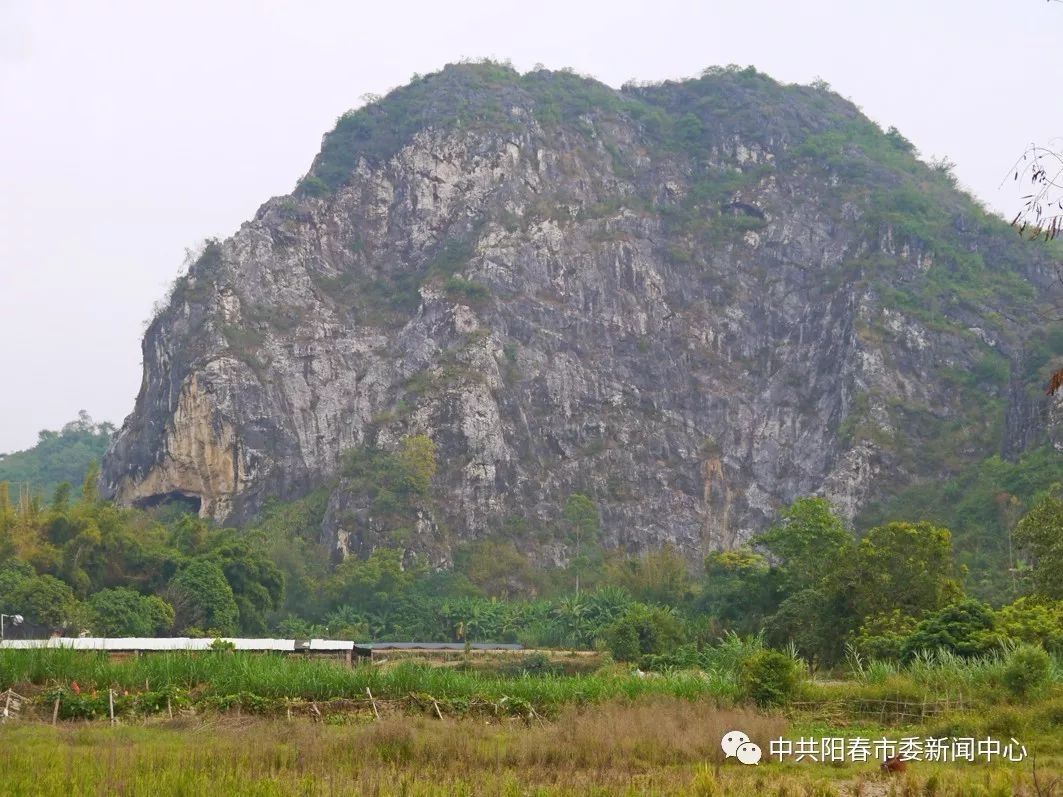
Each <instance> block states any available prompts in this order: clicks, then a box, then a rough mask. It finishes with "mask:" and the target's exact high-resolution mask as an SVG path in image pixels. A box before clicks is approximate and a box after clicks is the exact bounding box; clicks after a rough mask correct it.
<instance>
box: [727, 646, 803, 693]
mask: <svg viewBox="0 0 1063 797" xmlns="http://www.w3.org/2000/svg"><path fill="white" fill-rule="evenodd" d="M800 682H801V670H800V665H799V664H798V663H797V662H796V661H795V660H794V659H792V658H791V657H790V656H788V655H787V654H785V653H780V652H779V651H777V650H758V651H757V652H756V653H753V654H752V655H750V656H749V657H747V658H746V659H745V660H744V661H743V662H742V667H741V670H740V672H739V676H738V683H739V689H740V692H741V694H742V696H743V697H744V698H745V699H747V700H752V701H753V702H754V703H756V704H757V705H758V706H778V705H781V704H783V703H785V702H787V701H788V700H791V699H792V698H793V696H794V695H795V694H796V693H797V687H798V686H799V685H800Z"/></svg>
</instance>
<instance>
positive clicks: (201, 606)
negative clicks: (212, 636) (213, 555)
mask: <svg viewBox="0 0 1063 797" xmlns="http://www.w3.org/2000/svg"><path fill="white" fill-rule="evenodd" d="M166 597H167V600H168V602H169V603H170V605H171V606H173V610H174V627H175V628H176V629H177V630H178V631H187V630H188V629H191V628H195V629H199V630H201V631H208V632H210V633H216V634H220V635H231V634H234V633H236V628H237V625H238V623H239V619H240V611H239V609H238V608H237V606H236V598H235V597H234V596H233V591H232V587H230V586H229V582H228V581H226V580H225V573H223V572H222V569H221V567H220V566H219V565H218V563H217V562H214V561H212V560H209V559H193V560H192V561H191V562H189V563H188V564H187V565H185V566H184V567H183V568H182V569H181V570H180V571H179V572H178V573H177V575H175V576H174V577H173V579H172V580H171V581H170V585H169V588H168V589H167V591H166Z"/></svg>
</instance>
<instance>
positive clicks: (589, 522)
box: [562, 493, 601, 595]
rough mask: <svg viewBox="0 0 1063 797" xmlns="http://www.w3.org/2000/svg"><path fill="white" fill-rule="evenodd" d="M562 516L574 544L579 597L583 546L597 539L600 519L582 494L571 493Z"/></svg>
mask: <svg viewBox="0 0 1063 797" xmlns="http://www.w3.org/2000/svg"><path fill="white" fill-rule="evenodd" d="M562 516H563V517H564V519H565V521H566V522H567V524H568V529H569V532H570V534H571V535H572V539H573V541H574V542H575V543H576V558H575V560H574V561H573V566H574V567H575V570H576V595H579V578H580V570H582V569H583V566H584V564H585V562H584V559H583V545H584V543H585V542H587V543H589V542H592V541H594V540H596V539H597V538H598V532H599V530H600V528H601V519H600V518H599V516H598V506H597V505H596V504H595V503H594V501H592V500H591V499H590V498H588V497H587V496H585V495H583V494H582V493H572V495H570V496H569V497H568V500H567V501H565V508H564V510H563V512H562Z"/></svg>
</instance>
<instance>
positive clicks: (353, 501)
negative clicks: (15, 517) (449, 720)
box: [101, 64, 1063, 564]
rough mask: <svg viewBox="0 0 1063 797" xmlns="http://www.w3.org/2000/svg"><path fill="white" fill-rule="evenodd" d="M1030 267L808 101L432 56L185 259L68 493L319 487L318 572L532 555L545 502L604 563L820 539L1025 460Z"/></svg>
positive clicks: (1046, 332) (210, 506)
mask: <svg viewBox="0 0 1063 797" xmlns="http://www.w3.org/2000/svg"><path fill="white" fill-rule="evenodd" d="M1058 255H1059V251H1058V249H1056V248H1054V245H1052V244H1039V243H1031V242H1026V241H1022V240H1020V239H1019V238H1018V237H1017V236H1016V235H1015V234H1014V232H1013V231H1012V230H1010V229H1009V228H1008V227H1007V225H1006V224H1005V223H1004V222H1003V221H1001V220H1000V219H998V218H996V217H994V216H992V215H990V214H987V213H986V212H984V211H983V210H982V209H981V208H980V207H979V206H978V205H977V204H976V203H975V202H973V201H972V200H971V199H970V198H969V197H968V196H966V195H965V194H964V193H962V192H961V191H958V190H957V189H956V187H955V185H954V181H953V179H952V177H951V175H950V174H949V173H948V171H947V170H946V169H942V168H934V167H932V166H928V165H927V164H925V163H923V162H921V161H920V160H918V159H917V157H916V154H915V153H914V151H913V148H912V146H911V145H910V144H909V143H908V142H907V141H906V140H905V139H904V138H903V136H902V135H901V134H900V133H898V132H897V131H894V130H890V131H888V132H883V131H882V130H880V129H879V128H878V127H876V126H875V125H874V124H872V123H871V122H870V121H869V120H868V119H866V117H864V116H863V115H862V114H861V113H860V112H859V110H858V109H857V108H856V107H855V106H854V105H853V104H852V103H850V102H848V101H846V100H844V99H842V98H840V97H838V96H837V95H835V94H833V93H831V92H830V91H829V90H828V89H827V88H826V87H822V86H819V87H803V86H784V85H781V84H779V83H777V82H775V81H773V80H771V79H770V78H768V77H766V76H765V75H762V74H760V73H758V72H756V71H755V70H753V69H745V70H735V69H722V70H709V71H707V72H706V73H705V74H704V75H703V76H702V77H701V78H698V79H695V80H687V81H682V82H668V83H664V84H660V85H651V86H631V87H625V88H624V89H622V90H619V91H617V90H613V89H611V88H609V87H607V86H604V85H602V84H600V83H598V82H595V81H593V80H589V79H586V78H582V77H579V76H576V75H574V74H570V73H566V72H546V71H536V72H531V73H528V74H525V75H520V74H518V73H517V72H515V71H513V70H512V69H509V68H506V67H502V66H499V65H495V64H461V65H451V66H448V67H446V68H445V69H444V70H442V71H441V72H439V73H437V74H434V75H429V76H427V77H423V78H418V79H417V80H415V81H414V82H412V83H411V84H410V85H408V86H405V87H403V88H400V89H398V90H396V91H394V92H392V93H391V94H389V95H388V96H386V97H384V98H383V99H380V100H379V101H376V102H373V103H371V104H370V105H368V106H366V107H364V108H362V109H360V110H358V111H355V112H351V113H348V114H345V115H343V116H342V117H341V118H340V119H339V121H338V123H337V125H336V127H335V129H334V130H333V131H331V132H330V133H329V134H327V135H326V136H325V138H324V141H323V145H322V149H321V152H320V153H319V154H318V156H317V157H316V158H315V159H314V161H313V164H312V166H311V168H310V171H309V172H308V174H307V175H306V176H305V177H304V178H303V179H302V180H301V181H300V182H299V185H298V187H297V188H296V190H295V191H294V192H293V193H292V194H291V195H289V196H285V197H279V198H274V199H271V200H269V201H268V202H267V203H266V204H264V205H263V206H262V207H261V208H260V210H259V211H258V213H257V214H256V215H255V218H254V219H252V220H251V221H249V222H247V223H246V224H244V225H243V226H242V227H241V228H240V230H239V231H238V232H237V233H236V234H235V235H233V236H232V237H231V238H229V239H227V240H225V241H217V242H211V243H209V244H208V245H207V247H206V248H205V250H204V252H203V255H202V257H200V259H199V260H198V262H196V263H195V264H194V265H193V266H192V268H191V270H190V271H189V273H188V274H187V275H186V276H184V277H182V278H181V279H180V280H179V281H178V283H177V284H176V285H175V286H174V290H173V293H172V295H171V296H170V297H169V301H168V303H167V305H166V307H165V309H164V310H162V312H161V313H160V314H159V315H158V316H157V317H156V318H155V319H154V321H153V322H152V323H151V325H150V326H149V328H148V330H147V333H146V335H145V339H144V368H145V373H144V380H143V385H142V389H141V392H140V394H139V395H138V397H137V402H136V407H135V410H134V412H133V414H132V415H131V416H130V417H129V418H128V419H126V422H125V424H124V425H123V427H122V429H121V431H120V432H119V433H118V435H117V437H116V439H115V442H114V445H113V446H112V448H111V450H110V451H109V453H108V455H107V457H106V459H105V461H104V465H103V471H102V474H101V487H102V489H103V492H104V493H105V494H107V495H110V496H114V497H115V498H116V499H117V500H119V501H120V502H124V503H127V504H137V505H140V506H151V505H154V504H158V503H162V502H168V501H180V502H183V503H185V504H186V505H188V506H189V507H192V508H195V509H197V510H198V511H200V513H201V514H204V515H206V516H211V517H215V518H219V519H221V518H225V519H230V520H234V521H239V520H241V519H246V518H248V517H251V516H253V515H254V514H255V513H257V512H258V511H259V510H260V509H261V507H262V506H263V505H264V503H265V502H266V501H267V499H269V498H274V497H277V498H282V499H288V498H296V497H298V496H300V495H303V494H305V493H307V492H308V491H310V490H311V489H314V488H317V487H321V486H324V487H326V488H327V489H328V491H329V494H330V497H329V500H328V507H327V510H326V512H325V515H324V520H323V523H322V535H323V538H324V539H325V540H326V541H327V542H328V544H329V546H330V547H331V548H332V549H333V550H334V551H335V552H336V553H337V554H343V553H347V552H359V553H365V552H367V551H368V550H371V549H373V548H375V547H378V546H381V545H399V546H403V547H405V548H406V549H408V550H412V551H417V552H422V553H425V554H427V555H428V557H429V558H430V560H431V561H432V562H433V563H435V564H447V563H449V562H450V561H451V557H452V552H453V549H454V547H455V546H456V545H457V544H458V543H460V542H462V541H467V540H470V539H476V538H481V537H486V536H506V537H508V538H510V539H513V540H514V541H515V542H516V543H517V544H518V545H519V546H520V547H521V548H522V549H524V550H525V551H528V552H530V553H531V554H532V555H533V557H534V558H535V559H536V560H537V561H540V562H543V563H546V562H560V561H565V560H566V559H567V558H569V557H570V556H571V555H572V548H571V545H570V542H571V538H572V537H573V535H574V533H575V532H576V530H577V528H578V526H579V523H578V521H576V520H574V519H573V517H574V515H572V514H570V513H565V512H564V509H565V507H566V506H569V505H571V504H572V496H573V495H576V496H578V497H579V499H581V500H582V499H583V498H584V497H585V498H586V499H587V500H588V501H589V502H590V504H592V505H593V509H594V510H595V513H596V516H597V517H599V518H600V526H601V529H600V536H601V540H602V542H603V543H604V544H605V545H606V546H609V547H623V548H627V549H629V550H632V551H641V550H647V549H653V548H658V547H660V546H662V545H664V544H671V545H674V546H675V547H676V548H678V549H679V550H680V551H682V552H683V553H684V554H686V555H687V556H690V557H691V558H694V557H697V556H699V555H701V554H704V553H705V552H706V551H708V550H711V549H716V548H726V547H731V546H733V545H734V544H736V543H737V542H738V541H740V540H743V539H746V538H747V537H748V536H749V535H750V534H751V533H753V532H755V531H757V530H760V529H762V528H764V527H765V526H766V525H767V524H768V523H770V522H771V521H772V519H773V518H774V516H775V513H776V511H777V509H778V508H779V507H781V506H783V505H785V504H788V503H789V502H791V501H792V500H793V499H794V498H796V497H798V496H801V495H807V494H813V493H818V494H823V495H825V496H827V497H828V498H829V499H830V500H831V501H832V503H833V504H834V505H835V506H836V507H838V509H839V510H840V512H841V513H842V514H843V516H845V517H846V518H847V519H850V520H851V519H853V518H855V517H856V516H857V515H858V514H859V513H860V511H861V510H863V509H864V508H866V507H868V506H869V505H871V504H873V503H876V502H880V501H883V500H886V499H888V498H890V497H891V496H893V495H895V494H897V493H899V492H900V491H902V490H904V489H905V488H908V487H910V486H912V485H917V484H920V483H925V482H934V481H936V480H943V479H948V478H951V477H953V476H955V475H956V474H958V473H960V472H962V471H963V470H964V469H965V468H968V467H969V466H971V465H973V464H975V463H978V462H980V461H981V460H983V459H985V458H987V457H989V456H992V455H994V454H1001V455H1003V456H1004V457H1006V458H1014V457H1016V456H1018V455H1019V454H1020V453H1021V452H1023V451H1025V450H1028V449H1031V448H1033V447H1036V446H1040V445H1042V444H1045V443H1047V444H1048V445H1049V448H1048V449H1047V450H1048V451H1050V452H1052V455H1053V456H1055V455H1056V454H1058V451H1059V448H1060V446H1061V445H1063V436H1061V432H1060V426H1059V424H1060V404H1059V403H1058V401H1055V402H1054V403H1053V402H1052V401H1050V400H1049V399H1047V398H1046V397H1045V396H1044V395H1043V390H1042V389H1041V385H1042V384H1043V382H1044V379H1045V377H1046V374H1047V373H1048V371H1049V370H1050V368H1051V367H1052V365H1053V363H1058V362H1059V357H1060V353H1061V347H1060V342H1061V339H1063V327H1060V325H1058V324H1056V325H1054V326H1053V325H1049V324H1047V323H1042V322H1040V321H1038V320H1037V316H1036V314H1035V313H1034V312H1033V311H1034V310H1035V309H1036V308H1037V307H1038V306H1039V305H1040V304H1042V303H1047V302H1049V301H1052V300H1053V299H1054V298H1056V297H1057V296H1058V287H1059V286H1058V284H1057V283H1056V282H1055V281H1054V274H1055V272H1054V269H1053V263H1054V262H1055V261H1054V258H1057V257H1058ZM1053 291H1055V292H1056V294H1053ZM1052 446H1054V447H1055V448H1052ZM566 515H568V517H566Z"/></svg>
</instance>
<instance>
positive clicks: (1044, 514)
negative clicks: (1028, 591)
mask: <svg viewBox="0 0 1063 797" xmlns="http://www.w3.org/2000/svg"><path fill="white" fill-rule="evenodd" d="M1015 542H1016V543H1018V544H1019V545H1020V546H1022V547H1023V548H1025V549H1026V550H1028V551H1029V552H1030V554H1031V556H1032V557H1033V578H1034V585H1035V587H1036V589H1037V592H1038V593H1040V594H1041V595H1044V596H1045V597H1048V598H1053V599H1057V600H1058V599H1061V598H1063V578H1060V573H1063V499H1061V498H1057V497H1055V496H1051V495H1049V496H1045V497H1044V498H1043V499H1041V500H1040V501H1039V502H1038V503H1037V505H1036V506H1034V508H1033V509H1031V510H1030V511H1029V512H1028V513H1027V514H1026V515H1025V516H1024V517H1023V519H1022V520H1020V521H1019V523H1018V525H1017V526H1016V527H1015Z"/></svg>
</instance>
